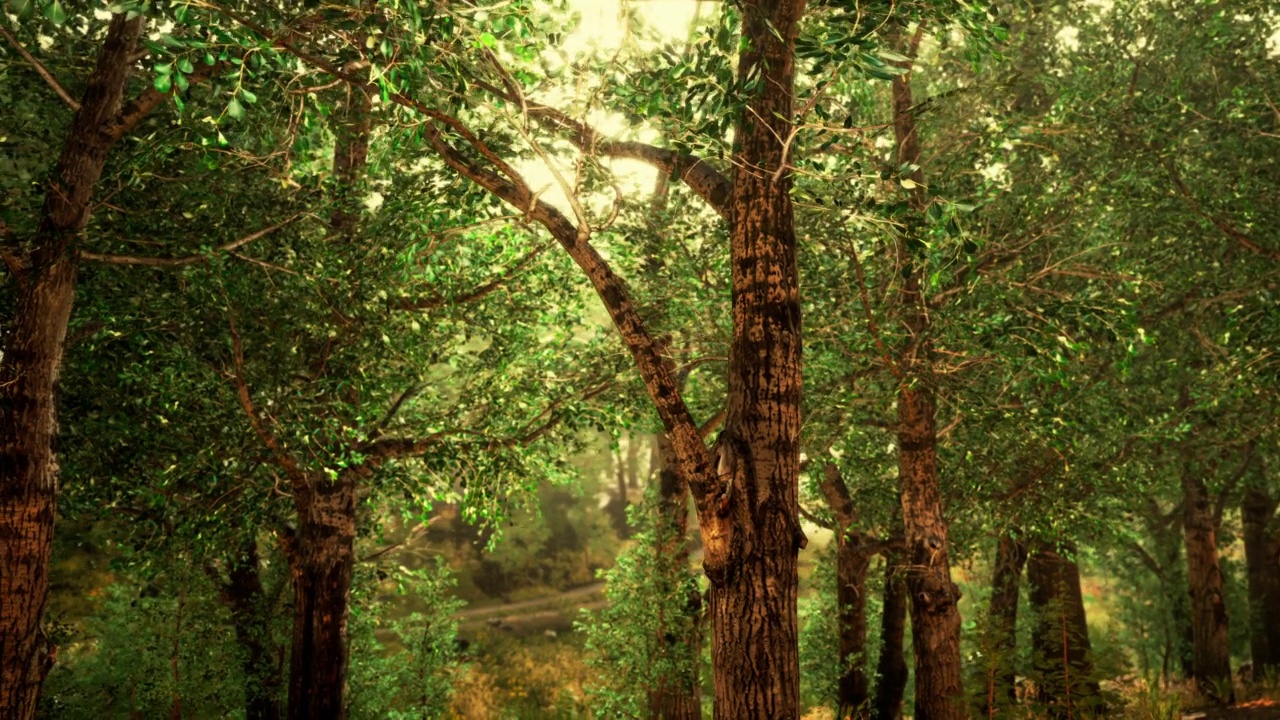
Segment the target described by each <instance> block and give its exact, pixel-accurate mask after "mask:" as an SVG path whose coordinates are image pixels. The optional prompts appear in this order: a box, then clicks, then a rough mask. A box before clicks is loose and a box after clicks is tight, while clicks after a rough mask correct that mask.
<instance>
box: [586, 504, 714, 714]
mask: <svg viewBox="0 0 1280 720" xmlns="http://www.w3.org/2000/svg"><path fill="white" fill-rule="evenodd" d="M655 491H656V488H653V487H652V486H651V487H650V488H649V492H648V494H647V497H646V501H645V502H644V503H643V504H641V505H637V506H632V507H631V508H629V511H630V512H629V518H630V521H631V524H632V526H633V527H634V528H635V534H634V535H633V536H632V537H633V543H634V544H632V545H631V547H629V548H627V549H626V550H624V551H623V552H622V553H621V554H620V555H618V558H617V561H616V563H615V565H614V567H612V568H610V569H608V570H605V571H603V572H602V573H601V577H603V578H604V579H605V583H606V585H605V595H606V597H607V599H608V605H607V606H606V607H605V608H604V609H603V610H601V611H600V612H599V615H597V616H592V615H591V614H589V613H587V612H586V611H584V615H583V618H582V619H581V620H579V621H578V623H577V627H578V629H579V631H580V632H582V633H584V634H585V636H586V640H585V649H586V652H587V656H586V661H587V666H588V667H589V668H591V669H592V670H594V671H595V677H594V678H593V679H592V681H591V683H590V684H589V685H588V686H587V688H586V691H587V697H588V698H589V700H590V703H591V705H592V707H593V708H595V709H596V712H598V713H600V714H601V715H603V716H608V717H629V718H643V717H647V716H648V715H647V713H648V710H647V702H648V698H649V695H650V693H653V692H655V691H657V690H658V689H659V688H661V687H665V686H674V687H687V683H688V682H689V680H690V678H696V677H698V669H699V665H700V663H701V655H702V653H701V646H702V642H701V638H702V635H703V628H702V625H703V619H702V614H701V612H691V608H697V607H698V604H699V603H700V597H701V590H700V589H699V580H698V577H697V576H696V575H695V574H694V573H693V572H692V571H691V570H690V568H689V567H688V565H687V555H685V554H684V553H682V552H671V551H670V550H669V549H670V548H672V547H676V546H679V545H680V544H683V542H684V539H683V538H672V537H671V533H672V529H671V528H670V525H669V522H668V521H667V520H665V519H664V518H662V517H661V516H660V515H658V508H657V498H656V492H655ZM658 549H664V550H661V551H660V550H658Z"/></svg>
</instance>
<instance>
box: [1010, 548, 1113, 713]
mask: <svg viewBox="0 0 1280 720" xmlns="http://www.w3.org/2000/svg"><path fill="white" fill-rule="evenodd" d="M1027 582H1028V584H1029V585H1030V586H1031V587H1030V595H1031V606H1032V608H1034V610H1035V621H1036V625H1035V632H1034V634H1033V635H1032V654H1033V655H1034V657H1035V663H1036V669H1037V670H1038V673H1037V674H1038V675H1039V678H1038V680H1039V682H1038V687H1039V699H1040V702H1042V703H1045V704H1046V705H1048V706H1049V707H1048V710H1049V714H1050V715H1051V716H1052V717H1061V718H1079V717H1081V716H1082V715H1086V716H1087V715H1089V714H1096V713H1098V712H1101V710H1102V709H1103V708H1102V694H1101V690H1100V688H1099V687H1098V682H1097V679H1096V678H1095V677H1094V673H1093V659H1092V649H1091V647H1090V645H1089V625H1088V623H1087V622H1086V619H1085V613H1084V596H1083V595H1082V594H1081V592H1080V568H1079V566H1078V565H1077V564H1076V563H1075V561H1073V560H1070V559H1068V558H1067V557H1065V556H1064V555H1063V554H1062V553H1059V552H1058V551H1057V550H1055V549H1054V548H1052V547H1050V546H1048V545H1046V544H1044V543H1043V542H1041V543H1037V545H1036V547H1035V550H1034V551H1033V552H1032V553H1031V556H1030V557H1029V558H1028V559H1027Z"/></svg>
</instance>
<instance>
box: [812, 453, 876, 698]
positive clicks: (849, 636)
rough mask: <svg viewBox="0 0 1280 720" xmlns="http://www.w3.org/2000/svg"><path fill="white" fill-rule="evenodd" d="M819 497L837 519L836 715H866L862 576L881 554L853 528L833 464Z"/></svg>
mask: <svg viewBox="0 0 1280 720" xmlns="http://www.w3.org/2000/svg"><path fill="white" fill-rule="evenodd" d="M822 470H823V478H822V483H821V489H822V494H823V495H824V496H825V497H826V499H827V505H828V506H829V507H830V508H831V512H832V514H833V515H834V516H835V518H836V603H837V607H838V610H837V615H838V618H837V625H838V627H839V634H840V667H841V668H842V669H843V671H842V672H841V674H840V683H839V689H838V697H837V698H836V700H837V710H836V716H837V717H839V718H845V717H848V715H849V714H850V713H857V716H858V717H867V716H868V715H869V714H870V703H869V702H868V693H867V672H866V657H865V655H864V653H865V651H866V646H867V572H868V571H869V570H870V568H871V558H872V557H873V556H874V555H875V554H876V552H877V551H878V550H879V549H880V548H879V543H876V542H875V541H873V540H872V539H871V538H869V537H868V536H867V534H866V533H864V532H862V531H860V530H859V529H857V527H856V525H857V523H858V519H857V514H856V512H855V511H854V507H853V500H852V498H851V497H850V495H849V488H848V486H847V485H845V482H844V478H843V477H841V474H840V469H839V468H838V467H837V466H836V465H835V464H833V463H827V465H825V466H824V467H823V469H822Z"/></svg>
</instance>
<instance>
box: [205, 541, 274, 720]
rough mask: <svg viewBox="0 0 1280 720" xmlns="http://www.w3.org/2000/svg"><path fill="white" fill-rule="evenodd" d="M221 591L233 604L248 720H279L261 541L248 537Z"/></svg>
mask: <svg viewBox="0 0 1280 720" xmlns="http://www.w3.org/2000/svg"><path fill="white" fill-rule="evenodd" d="M227 571H228V572H227V575H228V581H227V582H226V583H220V584H221V585H222V591H221V595H222V598H223V600H224V601H225V602H226V603H227V605H228V606H229V607H230V608H231V620H232V623H233V624H234V625H235V631H236V642H237V643H238V644H239V646H240V652H241V653H242V655H241V657H240V666H241V669H242V671H243V672H244V681H245V682H244V699H245V718H246V720H278V719H279V717H280V688H281V684H282V681H281V678H280V670H279V666H277V665H276V663H275V662H274V660H273V658H272V657H271V650H272V647H271V615H272V608H271V606H270V605H271V601H270V599H269V598H268V597H267V594H266V592H264V591H263V588H262V576H261V574H260V571H259V563H258V544H257V543H256V542H254V541H253V540H248V541H246V542H245V543H244V544H243V546H242V547H241V550H240V552H239V553H237V554H236V555H235V556H234V557H232V558H231V560H230V562H228V563H227Z"/></svg>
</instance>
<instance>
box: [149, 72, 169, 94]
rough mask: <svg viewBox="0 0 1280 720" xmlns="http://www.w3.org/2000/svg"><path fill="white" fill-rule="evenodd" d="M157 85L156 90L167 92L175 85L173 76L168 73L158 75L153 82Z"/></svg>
mask: <svg viewBox="0 0 1280 720" xmlns="http://www.w3.org/2000/svg"><path fill="white" fill-rule="evenodd" d="M152 84H153V85H155V88H156V92H162V93H167V92H169V88H171V87H173V76H172V75H170V74H168V73H161V74H159V75H156V79H155V80H154V81H153V83H152Z"/></svg>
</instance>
